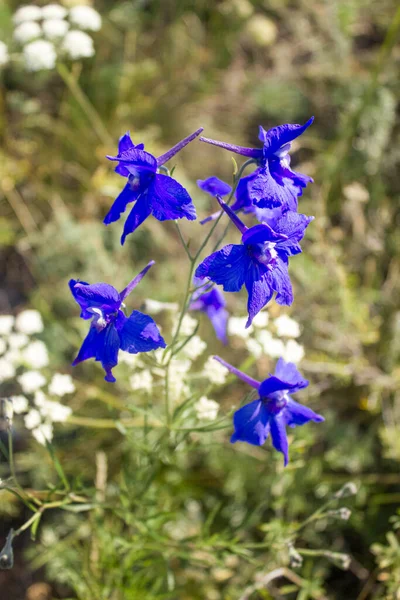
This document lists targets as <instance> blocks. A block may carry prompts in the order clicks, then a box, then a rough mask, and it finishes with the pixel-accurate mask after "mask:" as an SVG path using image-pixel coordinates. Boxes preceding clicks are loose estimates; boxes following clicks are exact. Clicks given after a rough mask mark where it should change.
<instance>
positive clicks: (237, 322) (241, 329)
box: [228, 317, 253, 340]
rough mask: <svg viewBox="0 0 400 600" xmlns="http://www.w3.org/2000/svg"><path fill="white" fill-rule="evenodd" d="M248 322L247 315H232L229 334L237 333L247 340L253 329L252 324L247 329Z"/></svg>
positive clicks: (229, 322)
mask: <svg viewBox="0 0 400 600" xmlns="http://www.w3.org/2000/svg"><path fill="white" fill-rule="evenodd" d="M246 323H247V317H230V319H229V321H228V335H237V336H238V337H241V338H243V339H244V340H245V339H246V338H248V337H249V335H250V334H251V333H252V331H253V327H252V326H250V327H248V328H247V329H246Z"/></svg>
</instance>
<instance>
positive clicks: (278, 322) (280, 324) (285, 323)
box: [274, 315, 300, 338]
mask: <svg viewBox="0 0 400 600" xmlns="http://www.w3.org/2000/svg"><path fill="white" fill-rule="evenodd" d="M274 325H275V327H276V332H277V335H278V337H289V338H297V337H299V335H300V326H299V324H298V322H297V321H295V320H294V319H291V318H290V317H288V315H281V316H280V317H278V318H277V319H275V321H274Z"/></svg>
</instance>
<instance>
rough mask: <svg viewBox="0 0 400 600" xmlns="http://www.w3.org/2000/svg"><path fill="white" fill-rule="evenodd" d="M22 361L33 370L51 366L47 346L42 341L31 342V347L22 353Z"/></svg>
mask: <svg viewBox="0 0 400 600" xmlns="http://www.w3.org/2000/svg"><path fill="white" fill-rule="evenodd" d="M22 359H23V361H24V362H26V363H27V365H28V366H29V367H32V368H33V369H41V368H42V367H46V366H47V365H48V364H49V355H48V352H47V348H46V344H45V343H44V342H42V341H41V340H35V341H34V342H31V343H30V344H29V346H27V347H26V348H24V350H23V351H22Z"/></svg>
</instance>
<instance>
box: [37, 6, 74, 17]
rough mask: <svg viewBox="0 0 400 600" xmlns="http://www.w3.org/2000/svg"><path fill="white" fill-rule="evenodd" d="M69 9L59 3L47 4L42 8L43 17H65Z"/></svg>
mask: <svg viewBox="0 0 400 600" xmlns="http://www.w3.org/2000/svg"><path fill="white" fill-rule="evenodd" d="M67 12H68V11H67V9H66V8H64V7H63V6H60V5H59V4H47V5H46V6H43V8H42V18H43V19H63V18H64V17H65V15H66V14H67Z"/></svg>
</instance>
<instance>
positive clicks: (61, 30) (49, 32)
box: [42, 19, 69, 40]
mask: <svg viewBox="0 0 400 600" xmlns="http://www.w3.org/2000/svg"><path fill="white" fill-rule="evenodd" d="M42 27H43V31H44V35H45V36H46V37H47V38H49V40H54V39H57V38H62V37H64V36H65V34H66V33H67V31H68V29H69V24H68V23H67V21H63V20H62V19H48V21H44V22H43V25H42Z"/></svg>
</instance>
